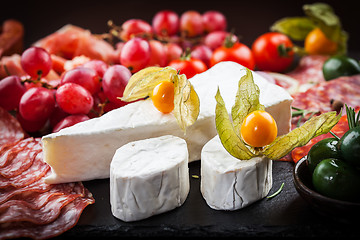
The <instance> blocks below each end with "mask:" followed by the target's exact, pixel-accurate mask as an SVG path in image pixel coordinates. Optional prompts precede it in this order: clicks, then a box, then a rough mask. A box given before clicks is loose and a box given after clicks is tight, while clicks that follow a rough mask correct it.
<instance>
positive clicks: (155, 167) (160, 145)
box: [110, 135, 190, 222]
mask: <svg viewBox="0 0 360 240" xmlns="http://www.w3.org/2000/svg"><path fill="white" fill-rule="evenodd" d="M189 189H190V182H189V168H188V150H187V146H186V142H185V140H183V139H181V138H179V137H175V136H171V135H166V136H162V137H158V138H150V139H145V140H139V141H134V142H130V143H128V144H125V145H124V146H122V147H120V148H119V149H118V150H116V152H115V155H114V157H113V159H112V162H111V165H110V204H111V211H112V214H113V215H114V216H115V217H117V218H119V219H121V220H123V221H125V222H130V221H137V220H141V219H145V218H148V217H150V216H153V215H156V214H160V213H163V212H167V211H170V210H172V209H174V208H176V207H180V206H181V205H182V204H183V203H184V202H185V200H186V198H187V196H188V193H189Z"/></svg>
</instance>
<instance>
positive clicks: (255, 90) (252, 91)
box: [231, 68, 265, 133]
mask: <svg viewBox="0 0 360 240" xmlns="http://www.w3.org/2000/svg"><path fill="white" fill-rule="evenodd" d="M259 95H260V90H259V87H258V86H257V85H256V84H255V83H254V80H253V75H252V72H251V71H250V70H249V69H248V68H246V74H245V75H244V76H242V77H241V79H240V81H239V84H238V91H237V93H236V98H235V104H234V106H233V107H232V109H231V117H232V120H233V126H234V131H235V133H239V132H240V128H241V125H242V123H243V121H244V119H245V117H246V116H247V115H248V114H249V113H251V112H253V111H255V110H265V107H264V106H263V105H261V104H260V100H259Z"/></svg>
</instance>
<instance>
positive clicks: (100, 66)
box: [83, 60, 108, 78]
mask: <svg viewBox="0 0 360 240" xmlns="http://www.w3.org/2000/svg"><path fill="white" fill-rule="evenodd" d="M83 67H86V68H91V69H93V70H95V71H96V73H97V75H98V76H99V77H100V78H102V77H103V76H104V73H105V71H106V69H107V68H108V65H107V64H106V63H105V62H104V61H102V60H91V61H89V62H86V63H84V65H83Z"/></svg>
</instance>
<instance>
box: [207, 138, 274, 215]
mask: <svg viewBox="0 0 360 240" xmlns="http://www.w3.org/2000/svg"><path fill="white" fill-rule="evenodd" d="M200 172H201V182H200V190H201V193H202V196H203V198H204V199H205V201H206V203H207V204H208V205H209V207H211V208H213V209H216V210H230V211H232V210H237V209H241V208H244V207H246V206H248V205H249V204H251V203H253V202H255V201H258V200H260V199H262V198H264V197H265V196H266V195H267V194H268V193H269V191H270V189H271V187H272V161H271V160H270V159H269V158H266V157H254V158H252V159H250V160H239V159H237V158H235V157H233V156H231V155H230V154H229V153H228V152H227V151H226V149H225V148H224V147H223V145H222V143H221V141H220V138H219V136H215V137H214V138H213V139H211V140H210V141H209V142H208V143H206V144H205V146H204V148H203V149H202V152H201V170H200Z"/></svg>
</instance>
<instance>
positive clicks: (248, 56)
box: [210, 42, 255, 70]
mask: <svg viewBox="0 0 360 240" xmlns="http://www.w3.org/2000/svg"><path fill="white" fill-rule="evenodd" d="M222 61H233V62H237V63H239V64H241V65H243V66H244V67H247V68H249V69H251V70H253V69H254V68H255V59H254V55H253V53H252V52H251V50H250V48H249V47H248V46H246V45H245V44H243V43H239V42H235V43H233V44H229V45H228V44H227V43H225V44H224V45H223V46H221V47H219V48H217V49H215V50H214V52H213V55H212V57H211V59H210V65H211V66H214V65H215V64H217V63H219V62H222Z"/></svg>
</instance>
